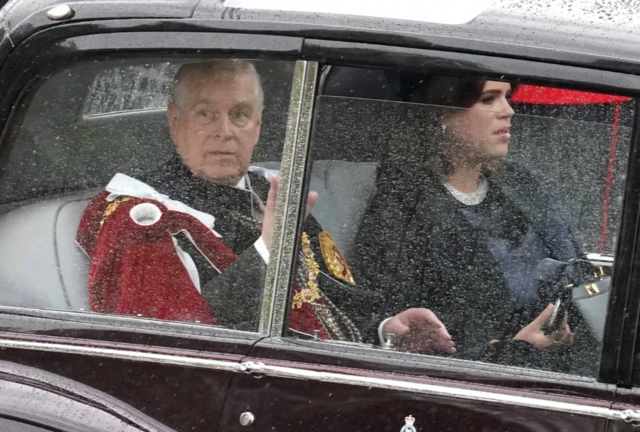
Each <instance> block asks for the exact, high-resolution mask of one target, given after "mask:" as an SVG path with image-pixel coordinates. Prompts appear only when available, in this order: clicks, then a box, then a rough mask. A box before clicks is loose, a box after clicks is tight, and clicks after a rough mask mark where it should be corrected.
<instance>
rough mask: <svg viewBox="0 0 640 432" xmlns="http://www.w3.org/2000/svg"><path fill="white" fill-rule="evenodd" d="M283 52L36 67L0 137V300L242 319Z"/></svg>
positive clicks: (261, 253)
mask: <svg viewBox="0 0 640 432" xmlns="http://www.w3.org/2000/svg"><path fill="white" fill-rule="evenodd" d="M294 65H295V62H291V61H271V60H251V59H248V60H247V59H229V58H226V59H215V58H183V59H179V58H175V57H172V58H171V59H168V58H157V59H150V58H146V59H144V60H139V59H121V60H104V61H93V62H87V63H78V64H74V65H72V66H69V67H67V68H66V69H64V70H61V71H57V72H55V73H51V74H48V75H42V76H40V77H39V79H38V80H36V82H35V83H34V84H33V85H32V86H31V87H30V88H28V89H27V90H26V91H25V97H24V98H23V99H22V100H21V102H20V103H19V104H18V105H17V106H16V112H15V113H14V116H13V120H12V123H11V124H10V128H9V130H8V132H7V134H6V135H5V139H4V141H3V142H2V147H1V155H0V168H1V171H0V175H1V177H0V197H1V198H0V244H2V247H3V250H4V253H3V259H2V260H1V261H2V263H1V264H0V275H1V276H0V280H1V282H0V284H1V285H2V286H3V290H2V293H0V305H1V306H18V307H26V308H45V309H62V310H84V311H93V312H97V313H105V314H118V315H125V316H129V317H142V318H153V319H164V320H172V321H180V322H188V323H200V324H211V325H217V326H221V327H225V328H230V329H236V330H244V331H256V330H257V326H258V321H259V319H260V313H259V308H260V300H261V296H262V290H263V274H264V271H265V267H266V265H267V263H268V261H269V258H270V256H269V248H270V238H269V237H270V229H271V225H270V224H269V218H270V219H271V220H272V219H273V217H270V216H269V215H268V212H269V210H267V209H266V208H265V206H266V204H267V196H268V193H269V189H270V181H271V178H273V177H275V176H276V175H277V173H278V169H279V165H280V160H281V155H282V151H283V143H284V137H285V133H286V127H287V115H288V107H289V100H290V94H291V83H292V79H293V74H294ZM271 211H273V210H271ZM265 219H267V222H266V223H263V222H265ZM271 223H272V222H271ZM267 232H268V233H269V235H267Z"/></svg>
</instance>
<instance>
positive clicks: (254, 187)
mask: <svg viewBox="0 0 640 432" xmlns="http://www.w3.org/2000/svg"><path fill="white" fill-rule="evenodd" d="M263 103H264V96H263V91H262V86H261V82H260V76H259V75H258V73H257V72H256V69H255V67H254V66H253V64H251V63H250V62H247V61H243V60H216V61H211V62H203V63H193V64H185V65H183V66H182V67H181V68H180V70H179V71H178V73H177V75H176V77H175V82H174V86H173V90H172V94H171V98H170V101H169V104H168V107H167V117H168V122H169V129H170V133H171V139H172V141H173V143H174V144H175V146H176V154H175V155H174V156H173V157H172V158H171V159H170V160H169V161H168V162H167V163H166V164H165V165H163V166H162V167H160V168H159V169H157V170H155V171H153V172H150V173H148V174H147V175H145V176H142V177H140V178H138V179H132V178H130V177H128V176H124V175H122V174H118V175H116V176H115V177H114V178H113V180H112V181H111V183H110V184H109V185H108V186H107V188H106V191H105V192H103V193H102V194H99V195H98V196H97V197H96V198H95V199H94V200H93V201H92V203H90V205H89V206H88V207H87V210H86V211H85V217H84V218H83V222H81V225H80V229H79V231H78V243H79V244H80V245H81V246H83V248H84V249H85V251H87V253H88V254H89V255H90V256H91V257H92V269H91V277H90V281H89V285H90V286H89V289H90V297H91V300H92V308H93V309H94V310H96V311H100V312H109V313H125V314H136V315H142V316H151V317H155V318H166V319H177V320H184V321H199V322H210V323H217V324H220V325H223V326H226V327H231V328H235V329H240V330H249V331H255V330H256V329H257V324H258V320H259V315H260V314H259V307H260V303H261V298H262V286H263V276H264V269H265V267H266V263H268V260H269V247H270V245H271V240H272V231H273V219H274V211H275V201H276V195H277V192H278V180H277V179H275V178H273V179H271V180H270V181H268V180H266V178H265V177H263V176H262V175H260V174H258V173H254V172H251V171H250V170H249V168H250V167H249V164H250V161H251V157H252V154H253V150H254V148H255V146H256V144H257V142H258V139H259V136H260V128H261V125H262V111H263ZM140 191H143V192H140ZM316 199H317V194H315V193H314V192H310V193H309V196H308V200H307V213H308V212H309V211H310V209H311V207H312V206H313V204H314V202H315V200H316ZM141 206H142V207H141ZM145 206H146V207H145ZM149 206H154V207H153V208H152V207H149ZM154 208H156V209H159V210H158V212H157V215H155V213H154V211H155V210H154ZM125 210H126V211H125ZM118 218H120V219H118ZM136 218H137V219H136ZM130 219H133V220H134V221H136V223H135V224H132V223H131V220H130ZM167 221H169V222H167ZM127 224H128V225H127ZM162 224H164V225H162ZM203 225H206V226H207V228H209V229H208V230H204V231H203V230H201V228H202V226H203ZM128 226H129V227H130V228H126V227H128ZM158 226H163V227H164V228H162V230H160V231H157V227H158ZM165 226H166V227H165ZM151 229H156V231H154V232H151V231H150V230H151ZM303 230H304V232H303V234H302V239H301V241H302V245H301V258H302V259H301V263H302V266H303V267H302V269H301V271H300V272H298V279H297V281H296V282H297V285H296V293H295V296H294V301H293V304H294V306H293V310H292V312H291V327H292V329H293V330H296V331H298V332H301V333H306V334H309V333H312V332H315V333H316V334H320V335H321V337H331V338H339V339H348V340H359V339H360V335H359V333H358V330H357V329H356V328H355V326H353V324H351V322H350V320H349V319H348V318H347V317H346V316H345V315H344V314H342V313H341V312H340V311H339V310H337V309H336V308H335V306H334V305H333V303H332V302H331V301H330V300H329V299H328V298H327V297H326V296H324V294H323V288H324V287H328V288H330V289H333V290H334V291H335V290H336V288H335V286H338V287H339V288H338V289H342V288H343V287H346V284H348V283H349V282H350V280H352V278H350V275H349V274H348V268H346V273H345V274H341V275H338V276H339V278H341V279H342V281H339V280H338V278H335V279H334V278H330V277H324V275H322V274H319V273H320V272H319V271H318V269H321V268H326V267H325V266H326V264H327V263H326V262H323V261H322V260H321V258H320V257H322V253H321V252H320V250H319V249H320V247H319V238H322V239H323V241H325V242H326V241H330V239H331V237H330V235H328V233H323V232H321V229H320V227H319V226H318V224H317V223H316V222H315V220H314V219H313V218H308V219H307V221H306V223H305V225H304V227H303ZM166 232H168V233H170V235H166ZM96 233H97V234H96ZM114 238H115V239H125V240H114ZM100 251H102V252H100ZM335 253H336V254H337V255H336V256H337V257H338V258H341V256H340V253H339V251H338V250H337V249H335ZM178 259H179V261H178ZM325 260H326V257H325ZM105 263H106V264H105ZM140 263H143V264H140ZM176 263H178V264H176ZM174 268H175V270H169V269H174ZM183 268H184V269H186V271H183ZM123 271H124V272H125V273H126V275H133V276H125V275H123ZM327 273H329V272H328V271H327ZM114 274H117V278H119V279H118V280H117V281H116V282H114V281H113V278H114V277H113V276H112V275H114ZM140 274H143V275H144V276H140ZM187 274H188V278H189V281H190V282H191V283H192V284H193V288H194V289H191V290H190V291H189V290H188V289H186V288H184V287H185V279H186V277H187V276H186V275H187ZM180 275H182V276H180ZM180 277H182V279H180ZM329 285H335V286H333V287H329ZM132 287H133V288H132ZM190 288H191V287H190ZM196 290H197V293H196ZM186 291H188V292H187V294H185V292H186ZM202 299H204V302H202ZM205 303H206V304H205ZM210 314H211V315H212V316H210Z"/></svg>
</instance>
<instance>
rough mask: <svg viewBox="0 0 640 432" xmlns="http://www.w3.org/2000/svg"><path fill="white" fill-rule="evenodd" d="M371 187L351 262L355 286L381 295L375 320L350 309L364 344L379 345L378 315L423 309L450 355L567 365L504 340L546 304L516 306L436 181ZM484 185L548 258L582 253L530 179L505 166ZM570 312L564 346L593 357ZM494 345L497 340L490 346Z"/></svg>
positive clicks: (481, 243)
mask: <svg viewBox="0 0 640 432" xmlns="http://www.w3.org/2000/svg"><path fill="white" fill-rule="evenodd" d="M378 186H379V187H378V191H377V193H376V196H375V197H374V198H373V200H372V202H371V204H370V207H369V209H368V211H367V214H366V215H365V218H364V221H363V224H362V226H361V228H360V230H359V234H358V237H357V241H356V243H357V244H356V249H355V250H356V251H357V253H358V259H357V260H356V262H355V263H354V266H355V267H356V271H355V274H356V276H357V277H358V278H359V279H360V280H361V283H363V284H364V285H365V286H366V288H367V289H368V290H369V291H371V292H377V293H380V294H382V295H383V296H384V297H385V300H384V302H382V306H381V307H380V308H378V310H376V311H375V312H374V313H373V314H371V313H368V314H365V315H363V311H362V310H361V311H357V312H359V314H357V316H358V317H359V318H358V321H359V322H360V323H361V325H362V326H366V327H368V330H365V333H366V334H367V335H368V337H369V338H370V339H373V338H375V339H377V336H376V330H377V325H378V324H379V323H380V321H381V319H384V318H386V317H390V316H393V315H395V314H397V313H399V312H402V311H404V310H406V309H408V308H412V307H423V308H428V309H431V310H432V311H433V312H434V313H435V314H436V315H437V316H438V317H439V318H440V320H441V321H442V322H443V324H444V325H445V327H446V328H447V330H448V331H449V333H450V334H451V336H452V338H453V340H454V342H455V343H456V348H457V351H458V352H457V354H456V356H457V357H460V358H465V359H472V360H483V361H491V362H499V363H507V364H517V365H520V366H533V367H543V368H551V369H554V370H557V369H562V370H564V369H567V368H568V367H569V365H568V364H565V363H567V362H566V361H565V360H566V359H567V356H566V355H560V357H561V358H555V357H558V356H555V357H554V358H552V359H550V358H549V355H548V354H547V353H543V352H541V351H539V350H537V349H535V348H534V347H533V345H530V344H528V343H527V342H519V341H513V340H512V338H513V336H515V334H516V333H517V332H518V331H520V330H521V329H522V328H523V327H525V326H526V325H527V324H529V323H530V322H531V321H532V320H533V319H535V318H536V317H537V316H538V315H539V314H540V312H542V310H543V309H544V308H545V307H546V306H547V304H548V303H549V302H550V301H552V299H551V298H544V297H545V296H544V295H542V294H540V295H539V298H538V301H536V302H535V304H533V305H528V306H527V307H521V306H519V305H518V303H517V301H516V299H515V298H514V296H513V295H512V294H511V292H510V291H509V290H508V288H507V284H506V279H505V276H504V275H503V271H502V269H501V267H500V265H499V263H497V262H496V261H495V259H494V258H493V256H492V254H491V253H490V251H489V247H488V244H487V242H486V239H485V238H483V236H482V235H481V234H479V231H478V230H477V229H474V228H473V227H472V226H471V224H470V222H469V221H468V219H467V218H466V217H465V216H464V215H463V214H462V212H461V211H460V210H458V209H459V206H460V205H459V203H457V202H456V201H455V198H453V197H452V196H451V194H449V193H448V192H447V191H446V189H445V188H444V186H443V185H442V184H441V182H440V181H439V180H438V179H437V178H435V177H434V176H432V175H429V174H422V175H419V176H415V175H410V174H408V173H407V172H403V171H402V170H400V169H395V170H392V171H387V172H386V173H385V174H384V175H383V176H382V177H381V179H380V181H379V185H378ZM489 189H490V191H491V190H493V191H494V192H497V191H499V192H500V193H501V194H502V197H504V198H506V200H508V202H509V203H510V204H511V205H512V206H514V207H515V208H517V209H519V211H520V214H521V216H522V218H521V219H522V220H524V221H526V224H528V225H529V226H530V227H532V229H533V230H534V232H535V233H536V234H537V235H538V236H539V237H540V238H541V239H542V240H543V242H544V244H545V246H546V248H547V250H548V251H549V252H550V254H549V255H550V257H552V258H555V259H558V260H563V261H566V260H568V259H571V258H575V257H578V256H581V250H580V247H579V245H578V242H577V241H576V240H575V237H574V235H573V233H572V230H571V227H570V226H569V224H568V223H567V222H566V221H565V220H564V219H563V218H562V217H561V216H560V212H559V211H558V208H557V207H556V206H555V205H554V204H553V200H552V197H551V196H550V195H549V194H547V193H546V192H545V191H544V190H543V189H542V188H540V187H539V185H538V182H537V181H536V179H535V178H534V177H533V176H532V175H530V174H528V173H526V172H524V171H521V170H518V169H517V168H516V167H514V166H511V165H507V166H506V167H505V170H504V173H502V174H501V175H500V176H499V177H498V176H496V177H495V178H489ZM490 193H491V192H490ZM572 312H573V313H572V322H571V324H573V328H576V327H580V328H578V329H577V330H578V331H579V333H578V334H577V338H578V339H579V340H580V341H579V342H577V343H576V346H575V347H574V348H572V349H571V350H575V349H577V347H579V346H581V344H587V345H589V347H590V348H589V349H590V351H594V352H596V354H599V352H598V349H597V348H596V347H594V346H593V344H594V340H593V338H591V337H590V335H589V334H588V332H586V331H583V330H585V327H586V326H585V325H584V324H583V323H582V322H581V320H580V317H579V315H578V314H577V313H576V311H572ZM585 333H587V334H585ZM494 339H498V340H500V341H501V342H499V343H497V344H490V343H489V341H491V340H494ZM565 354H566V352H565ZM561 363H562V364H561ZM595 364H596V365H597V362H596V363H595Z"/></svg>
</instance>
